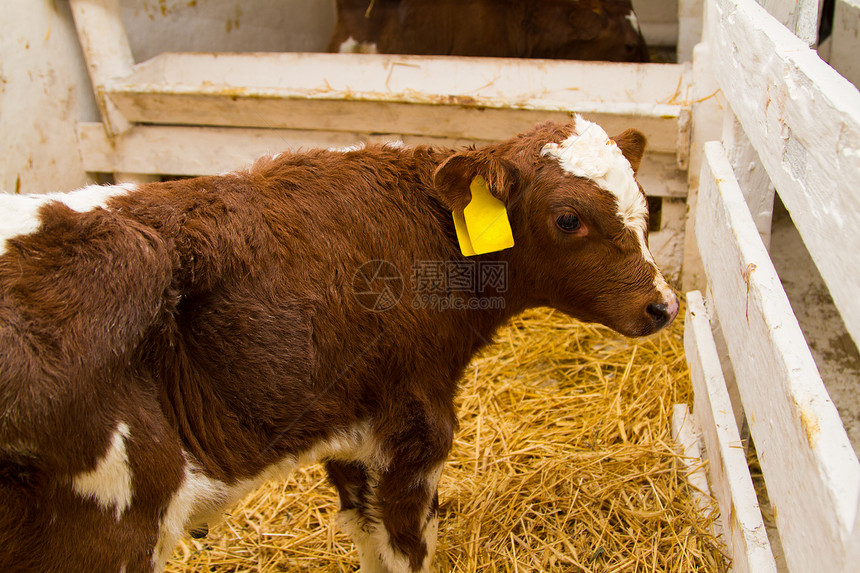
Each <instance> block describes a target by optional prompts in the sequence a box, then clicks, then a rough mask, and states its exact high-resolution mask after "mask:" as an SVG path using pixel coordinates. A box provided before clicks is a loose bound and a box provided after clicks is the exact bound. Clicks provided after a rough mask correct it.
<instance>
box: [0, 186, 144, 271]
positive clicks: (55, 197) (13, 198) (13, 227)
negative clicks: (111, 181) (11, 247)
mask: <svg viewBox="0 0 860 573" xmlns="http://www.w3.org/2000/svg"><path fill="white" fill-rule="evenodd" d="M136 188H137V185H136V184H134V183H123V184H122V185H90V186H89V187H84V188H82V189H78V190H77V191H71V192H69V193H45V194H35V195H12V194H9V193H0V255H2V254H3V252H4V251H5V250H6V239H11V238H13V237H19V236H21V235H29V234H31V233H34V232H36V231H37V230H38V229H39V226H40V225H41V224H42V221H41V220H40V218H39V207H41V206H42V205H44V204H46V203H50V202H51V201H57V202H59V203H63V204H64V205H66V206H67V207H69V208H70V209H72V210H73V211H77V212H78V213H86V212H88V211H92V210H93V209H96V208H98V207H104V206H105V204H106V203H107V201H108V199H110V198H111V197H116V196H117V195H125V194H127V193H130V192H132V191H134V190H135V189H136Z"/></svg>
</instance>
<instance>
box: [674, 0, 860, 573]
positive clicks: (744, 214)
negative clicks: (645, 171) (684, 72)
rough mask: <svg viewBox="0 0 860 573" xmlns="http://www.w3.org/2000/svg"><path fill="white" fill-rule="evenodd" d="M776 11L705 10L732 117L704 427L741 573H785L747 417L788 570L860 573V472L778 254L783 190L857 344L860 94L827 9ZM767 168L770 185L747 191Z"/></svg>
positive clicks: (721, 177) (705, 241) (699, 404)
mask: <svg viewBox="0 0 860 573" xmlns="http://www.w3.org/2000/svg"><path fill="white" fill-rule="evenodd" d="M769 4H770V6H769V7H770V8H771V11H772V12H773V14H774V15H775V16H777V17H779V18H781V20H782V21H780V20H778V19H777V18H776V17H774V16H773V15H771V14H770V13H769V12H768V11H766V10H765V9H764V8H763V7H762V6H760V5H759V4H757V3H756V2H755V1H754V0H708V1H707V3H706V13H705V22H706V27H705V33H704V37H705V42H704V46H703V49H702V50H701V51H700V52H699V54H701V55H703V57H704V58H706V59H707V60H708V61H709V65H708V66H706V70H707V71H708V72H709V73H711V74H713V78H712V79H708V78H705V79H704V80H703V81H706V82H708V81H710V82H715V85H716V86H717V87H718V88H719V90H720V91H721V94H722V97H723V98H724V100H723V101H725V102H726V103H727V104H728V105H727V106H726V107H725V109H724V110H723V111H724V114H725V121H724V122H723V125H724V129H723V138H722V139H723V141H722V142H719V141H713V142H709V143H706V144H705V145H704V149H703V159H702V168H701V173H700V177H699V188H698V197H697V207H696V211H695V225H694V227H695V231H696V239H697V241H696V242H697V245H698V249H699V252H700V254H701V258H702V262H703V264H704V272H705V276H706V279H707V288H706V294H705V295H704V297H703V296H702V295H701V294H700V293H699V292H698V291H694V292H691V293H689V294H688V308H687V319H686V320H687V322H686V324H687V331H686V349H687V355H688V356H687V358H688V361H689V362H690V366H691V371H692V378H693V383H694V390H695V404H694V412H693V413H694V416H695V418H696V419H697V421H698V422H699V424H700V426H701V428H702V433H703V434H704V437H705V443H706V447H707V451H708V458H709V460H710V478H711V486H712V489H713V492H714V495H715V496H716V497H717V498H718V500H719V503H720V509H721V516H722V523H723V531H724V533H725V538H726V541H727V542H728V543H729V547H730V550H731V553H732V557H733V559H734V570H735V571H752V572H759V571H774V570H776V565H775V563H774V559H773V557H772V555H771V549H770V546H769V544H768V542H767V538H766V537H764V536H763V535H762V534H763V525H762V519H761V515H760V513H759V512H758V510H757V508H756V507H750V496H749V494H750V492H751V491H752V483H751V481H750V477H749V471H748V468H747V464H746V459H745V453H744V449H743V448H742V447H741V444H740V436H739V433H738V420H740V419H742V416H743V414H744V413H745V416H746V420H747V423H748V425H749V430H750V434H751V436H752V439H753V440H754V442H755V445H756V449H757V453H758V458H759V461H760V464H761V468H762V472H763V474H764V478H765V481H766V484H767V493H768V495H769V498H770V502H771V504H772V507H773V514H774V517H775V521H776V525H777V528H778V532H779V537H780V539H781V545H782V549H783V551H784V556H785V565H786V567H787V568H788V570H790V571H792V572H797V573H804V572H808V571H827V572H831V571H833V572H837V571H845V572H848V571H858V570H860V561H858V556H860V522H858V507H860V505H858V503H860V463H858V460H857V456H856V455H855V453H854V451H853V449H852V447H851V444H850V443H849V441H848V437H847V435H846V433H845V429H844V427H843V425H842V422H841V420H840V418H839V415H838V413H837V411H836V408H835V407H834V405H833V403H832V402H831V400H830V398H829V396H828V394H827V392H826V390H825V388H824V385H823V383H822V381H821V377H820V376H819V373H818V370H817V368H816V365H815V362H814V360H813V358H812V355H811V353H810V351H809V348H808V346H807V344H806V341H805V340H804V337H803V333H802V332H801V330H800V327H799V325H798V322H797V320H796V318H795V316H794V314H793V312H792V309H791V306H790V304H789V301H788V298H787V297H786V294H785V292H784V290H783V288H782V285H781V284H780V280H779V277H778V276H777V274H776V271H775V269H774V267H773V264H772V262H771V260H770V258H769V256H768V251H767V249H766V247H765V243H766V242H767V240H768V228H769V220H768V219H769V213H770V210H771V209H772V201H773V198H772V197H773V196H772V187H771V186H770V184H772V185H773V187H775V189H776V192H777V193H778V194H779V197H780V198H781V200H782V201H783V203H784V204H785V205H786V207H787V209H788V210H789V212H790V214H791V216H792V219H793V221H794V222H795V225H796V226H797V228H798V230H799V232H800V234H801V236H802V237H803V240H804V243H805V244H806V247H807V249H808V250H809V252H810V254H811V255H812V257H813V259H814V261H815V264H816V266H817V267H818V269H819V271H820V273H821V275H822V277H823V278H824V280H825V281H826V283H827V285H828V288H829V290H830V293H831V295H832V297H833V300H834V302H835V304H836V306H837V308H838V310H839V312H840V314H841V315H842V318H843V320H844V322H845V325H846V329H847V330H848V332H849V333H850V334H851V336H852V337H853V339H854V342H855V343H857V342H858V341H860V280H858V278H860V189H858V187H860V94H858V92H857V89H856V88H855V87H854V86H853V85H851V84H850V83H849V82H848V81H846V80H845V79H844V78H842V77H841V76H840V75H839V74H837V73H836V72H835V71H834V70H833V69H832V68H830V67H829V66H828V65H827V64H825V63H824V62H823V61H822V60H821V59H820V58H819V57H818V55H817V53H816V52H815V51H814V50H811V49H810V48H809V43H810V42H811V41H814V35H813V33H812V31H814V29H815V24H816V22H817V12H816V9H817V3H813V4H809V3H802V2H801V3H797V4H795V3H794V2H791V3H790V6H789V8H791V9H786V8H785V7H786V6H788V4H786V3H783V4H782V5H776V4H778V3H777V2H770V3H769ZM765 5H768V3H767V2H766V3H765ZM784 24H787V25H788V26H790V27H791V28H792V30H797V33H798V35H799V36H800V37H798V35H795V33H793V32H792V30H790V29H789V28H788V27H786V25H784ZM697 69H699V67H697ZM694 81H699V76H696V77H695V79H694ZM694 128H695V126H694ZM759 162H760V165H761V166H763V167H764V170H763V171H764V172H766V175H767V177H761V176H758V177H750V176H749V175H748V174H749V172H750V169H751V168H754V167H757V166H758V163H759ZM753 170H754V171H755V169H753ZM768 180H769V181H768ZM763 239H764V240H763ZM703 299H704V300H703ZM712 326H714V327H716V329H717V330H719V331H721V334H722V337H723V338H724V339H725V345H726V348H727V350H728V352H727V356H724V357H722V361H721V359H720V357H719V353H718V352H717V350H716V345H715V340H714V337H713V334H712ZM726 378H728V379H729V381H730V384H729V385H728V386H727V384H726ZM734 384H736V386H737V387H736V390H737V393H738V394H739V396H740V400H739V402H738V401H736V403H735V404H732V401H731V400H730V399H729V395H730V393H731V392H733V391H734V390H735V388H733V387H732V386H733V385H734ZM741 410H742V411H741ZM753 499H754V498H753Z"/></svg>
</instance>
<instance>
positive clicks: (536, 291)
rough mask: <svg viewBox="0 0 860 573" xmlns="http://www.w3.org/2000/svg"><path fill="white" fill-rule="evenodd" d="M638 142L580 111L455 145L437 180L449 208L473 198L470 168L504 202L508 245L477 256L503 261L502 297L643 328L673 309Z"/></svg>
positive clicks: (666, 318) (633, 332)
mask: <svg viewBox="0 0 860 573" xmlns="http://www.w3.org/2000/svg"><path fill="white" fill-rule="evenodd" d="M644 150H645V136H644V135H642V134H641V133H640V132H638V131H635V130H632V129H631V130H627V131H625V132H624V133H622V134H621V135H618V136H616V137H612V138H609V137H608V136H607V135H606V133H605V132H604V131H603V129H602V128H601V127H599V126H598V125H596V124H594V123H591V122H589V121H585V120H583V119H582V118H580V117H577V118H576V121H575V123H573V124H568V125H563V124H553V123H546V124H542V125H539V126H536V127H535V128H534V129H532V130H531V131H529V132H527V133H524V134H522V135H520V136H518V137H516V138H514V139H512V140H509V141H506V142H503V143H500V144H497V145H494V146H490V147H485V148H481V149H475V150H468V151H463V152H460V153H457V154H454V155H453V156H451V157H450V158H448V160H447V161H445V162H444V163H443V164H442V165H440V166H439V168H438V169H437V170H436V173H435V178H434V182H435V185H436V188H437V191H438V192H439V194H440V196H441V197H442V198H443V200H444V201H446V202H447V203H448V206H449V207H450V208H451V209H452V211H454V212H455V213H456V212H459V211H460V210H462V209H463V208H464V207H465V206H466V205H468V204H469V202H470V201H471V192H470V191H469V181H471V180H472V178H474V177H475V176H476V175H480V176H481V177H483V178H484V179H485V180H486V182H487V185H488V187H489V190H490V192H491V193H492V194H493V196H495V197H496V198H498V199H500V200H501V201H503V202H504V203H505V205H506V209H507V213H508V217H509V220H510V225H511V229H512V232H513V235H514V239H515V245H514V247H513V248H510V249H506V250H503V251H500V252H496V253H492V254H489V255H483V256H487V257H493V258H496V259H500V260H505V261H507V263H508V272H509V280H508V282H509V285H510V295H509V296H511V297H518V298H520V299H521V301H522V302H521V304H522V306H537V305H548V306H551V307H554V308H557V309H559V310H561V311H563V312H565V313H567V314H569V315H571V316H573V317H575V318H578V319H580V320H584V321H587V322H598V323H601V324H604V325H606V326H608V327H610V328H612V329H614V330H616V331H618V332H620V333H621V334H624V335H627V336H643V335H648V334H651V333H654V332H656V331H658V330H660V329H661V328H663V327H664V326H666V325H667V324H669V323H671V322H672V320H673V319H674V318H675V316H676V315H677V313H678V299H677V297H676V296H675V294H674V293H673V291H672V289H671V288H670V287H669V285H668V284H667V282H666V280H665V279H664V278H663V275H662V273H661V272H660V269H659V268H658V267H657V265H656V263H655V262H654V258H653V256H652V255H651V252H650V250H649V248H648V205H647V202H646V198H645V194H644V192H643V191H642V189H641V187H640V186H639V184H638V183H637V181H636V179H635V173H636V172H637V170H638V169H639V164H640V160H641V158H642V154H643V152H644Z"/></svg>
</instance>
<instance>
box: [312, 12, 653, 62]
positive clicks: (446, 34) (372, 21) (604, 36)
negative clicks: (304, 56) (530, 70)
mask: <svg viewBox="0 0 860 573" xmlns="http://www.w3.org/2000/svg"><path fill="white" fill-rule="evenodd" d="M368 8H369V13H368ZM632 11H633V6H632V4H631V3H630V1H629V0H541V1H530V0H527V1H524V0H467V1H463V0H374V1H373V3H372V5H371V2H370V0H338V2H337V16H338V20H337V24H336V26H335V30H334V33H333V34H332V38H331V40H330V42H329V51H331V52H337V51H338V50H339V48H340V46H341V44H342V43H343V42H344V41H346V40H347V39H348V38H352V39H354V40H356V41H358V42H361V43H372V44H375V45H376V49H377V50H378V51H379V53H382V54H418V55H440V56H491V57H512V58H552V59H569V60H605V61H612V62H647V61H649V56H648V48H647V46H646V45H645V40H644V39H643V38H642V34H641V33H640V31H639V30H638V29H637V28H635V27H634V26H633V25H632V24H631V23H630V22H629V21H628V20H627V17H628V15H629V14H630V13H631V12H632Z"/></svg>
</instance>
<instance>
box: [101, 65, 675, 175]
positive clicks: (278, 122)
mask: <svg viewBox="0 0 860 573" xmlns="http://www.w3.org/2000/svg"><path fill="white" fill-rule="evenodd" d="M686 71H687V68H686V67H685V66H683V65H674V64H672V65H667V64H663V65H658V64H653V65H651V64H617V63H607V62H601V63H594V62H573V61H548V60H518V59H502V58H452V57H448V58H441V57H431V56H384V55H368V54H252V55H248V54H163V55H161V56H159V57H157V58H154V59H153V60H150V61H148V62H146V63H144V64H141V65H139V66H138V67H136V70H135V72H134V73H133V74H131V75H130V76H129V77H126V78H123V79H122V80H118V81H115V82H112V83H111V85H110V86H108V88H107V94H108V98H109V99H110V101H112V102H113V103H114V104H115V105H116V106H117V108H118V109H120V110H121V111H122V112H123V113H124V114H125V115H126V116H127V117H128V118H129V119H131V120H132V121H136V122H141V123H163V124H183V125H218V126H235V127H270V128H288V129H303V130H314V129H319V130H327V131H361V132H383V133H388V132H391V133H394V132H397V133H409V134H414V135H430V136H437V137H465V138H470V139H485V140H496V139H501V138H503V137H507V136H508V134H510V133H511V132H516V131H519V130H521V129H523V128H524V127H526V126H530V125H531V124H533V123H536V122H538V121H542V120H546V119H556V120H562V119H565V118H568V117H570V116H571V115H572V114H573V113H583V114H587V115H589V116H590V117H592V118H593V119H594V120H595V121H598V122H599V123H601V125H604V127H605V128H606V129H607V131H609V132H610V133H613V132H614V129H616V127H620V126H621V125H624V128H626V127H636V128H638V129H640V130H642V131H643V132H644V133H645V134H646V135H647V136H648V137H649V140H650V145H651V148H652V149H655V150H659V151H664V152H670V151H671V152H677V153H678V159H679V164H681V165H683V162H684V161H685V160H686V146H684V145H681V146H679V141H683V140H684V138H686V137H687V135H686V132H687V131H688V130H689V126H688V124H687V123H688V122H687V121H686V119H687V117H686V115H685V114H684V110H685V105H686V104H685V103H684V102H685V101H687V95H688V94H687V91H688V89H689V85H688V77H687V73H686Z"/></svg>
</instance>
